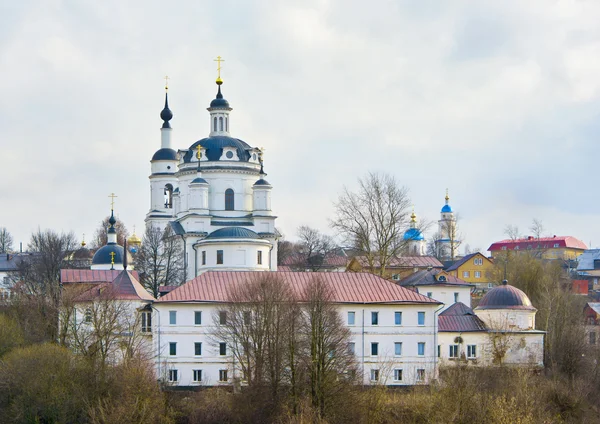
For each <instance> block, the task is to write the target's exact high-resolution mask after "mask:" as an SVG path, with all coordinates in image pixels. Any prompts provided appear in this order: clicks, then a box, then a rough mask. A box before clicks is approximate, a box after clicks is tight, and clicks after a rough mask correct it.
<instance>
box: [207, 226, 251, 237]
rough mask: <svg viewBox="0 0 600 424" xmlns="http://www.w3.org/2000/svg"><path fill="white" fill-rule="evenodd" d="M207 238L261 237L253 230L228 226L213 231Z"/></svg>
mask: <svg viewBox="0 0 600 424" xmlns="http://www.w3.org/2000/svg"><path fill="white" fill-rule="evenodd" d="M206 238H207V239H220V238H246V239H258V238H260V237H259V236H258V234H256V233H255V232H254V231H252V230H248V229H246V228H242V227H227V228H221V229H219V230H216V231H213V232H212V233H210V234H209V235H208V236H207V237H206Z"/></svg>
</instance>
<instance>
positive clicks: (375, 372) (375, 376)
mask: <svg viewBox="0 0 600 424" xmlns="http://www.w3.org/2000/svg"><path fill="white" fill-rule="evenodd" d="M371 381H379V370H371Z"/></svg>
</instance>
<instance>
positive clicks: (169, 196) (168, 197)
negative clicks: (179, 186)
mask: <svg viewBox="0 0 600 424" xmlns="http://www.w3.org/2000/svg"><path fill="white" fill-rule="evenodd" d="M164 194H165V208H167V209H170V208H172V207H173V186H172V185H171V184H167V185H166V186H165V191H164Z"/></svg>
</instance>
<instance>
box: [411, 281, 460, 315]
mask: <svg viewBox="0 0 600 424" xmlns="http://www.w3.org/2000/svg"><path fill="white" fill-rule="evenodd" d="M417 291H418V292H419V293H420V294H422V295H423V296H427V295H428V293H431V298H432V299H435V300H437V301H438V302H442V303H443V304H444V307H443V308H442V309H441V310H440V312H443V311H445V310H446V309H448V308H449V307H450V306H452V305H453V304H454V303H455V302H454V293H458V301H459V302H462V303H464V304H465V305H467V306H468V307H469V308H470V307H471V288H470V287H464V286H455V287H454V286H434V285H427V286H425V285H424V286H417Z"/></svg>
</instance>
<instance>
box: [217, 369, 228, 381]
mask: <svg viewBox="0 0 600 424" xmlns="http://www.w3.org/2000/svg"><path fill="white" fill-rule="evenodd" d="M219 381H227V370H219Z"/></svg>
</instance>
